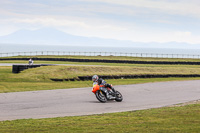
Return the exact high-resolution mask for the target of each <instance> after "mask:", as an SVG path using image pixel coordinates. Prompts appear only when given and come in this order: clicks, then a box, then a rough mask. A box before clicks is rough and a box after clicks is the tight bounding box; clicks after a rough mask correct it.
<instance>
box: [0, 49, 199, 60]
mask: <svg viewBox="0 0 200 133" xmlns="http://www.w3.org/2000/svg"><path fill="white" fill-rule="evenodd" d="M39 55H71V56H73V55H76V56H130V57H153V58H192V59H199V58H200V55H192V54H158V53H123V52H69V51H33V52H8V53H0V57H12V56H39Z"/></svg>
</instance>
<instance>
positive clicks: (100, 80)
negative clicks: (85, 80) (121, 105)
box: [92, 75, 115, 99]
mask: <svg viewBox="0 0 200 133" xmlns="http://www.w3.org/2000/svg"><path fill="white" fill-rule="evenodd" d="M92 81H93V82H94V83H97V84H98V85H104V86H105V87H101V88H100V89H101V91H103V92H105V94H106V97H107V98H108V99H115V97H113V96H112V95H109V92H108V90H107V88H106V87H109V88H111V89H113V87H112V86H111V85H110V84H107V83H106V81H105V80H103V79H102V78H99V76H97V75H94V76H93V77H92Z"/></svg>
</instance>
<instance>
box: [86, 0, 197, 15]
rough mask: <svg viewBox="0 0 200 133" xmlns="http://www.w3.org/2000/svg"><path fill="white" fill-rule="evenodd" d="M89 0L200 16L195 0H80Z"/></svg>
mask: <svg viewBox="0 0 200 133" xmlns="http://www.w3.org/2000/svg"><path fill="white" fill-rule="evenodd" d="M82 1H90V2H104V3H109V4H117V5H124V6H133V7H139V8H149V9H154V10H159V11H163V12H165V13H167V14H169V13H170V14H179V15H193V16H196V17H200V14H199V12H200V8H199V6H200V1H196V0H174V1H168V0H162V1H158V0H156V1H155V0H123V1H122V0H82Z"/></svg>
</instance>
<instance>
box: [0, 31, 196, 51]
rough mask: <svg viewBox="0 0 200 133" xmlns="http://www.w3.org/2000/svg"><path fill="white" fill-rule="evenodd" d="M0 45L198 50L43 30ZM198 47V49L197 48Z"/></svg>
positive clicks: (173, 44)
mask: <svg viewBox="0 0 200 133" xmlns="http://www.w3.org/2000/svg"><path fill="white" fill-rule="evenodd" d="M0 43H1V44H5V43H6V44H40V45H43V44H45V45H71V46H104V47H105V46H110V47H141V48H200V46H198V45H191V44H187V43H177V42H169V43H156V42H151V43H141V42H132V41H127V40H124V41H121V40H114V39H103V38H97V37H83V36H75V35H71V34H67V33H65V32H62V31H59V30H56V29H51V28H44V29H39V30H34V31H31V30H19V31H17V32H14V33H12V34H9V35H6V36H0ZM197 46H198V47H197Z"/></svg>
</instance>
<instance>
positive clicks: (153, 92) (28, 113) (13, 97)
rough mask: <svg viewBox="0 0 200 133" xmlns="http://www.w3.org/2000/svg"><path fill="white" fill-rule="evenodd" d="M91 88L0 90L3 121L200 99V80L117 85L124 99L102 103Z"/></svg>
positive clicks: (129, 109)
mask: <svg viewBox="0 0 200 133" xmlns="http://www.w3.org/2000/svg"><path fill="white" fill-rule="evenodd" d="M91 86H92V83H91ZM91 89H92V88H75V89H59V90H44V91H29V92H15V93H0V121H3V120H15V119H28V118H34V119H35V118H49V117H64V116H79V115H92V114H102V113H111V112H122V111H134V110H142V109H149V108H157V107H163V106H168V105H173V104H178V103H184V102H188V101H193V100H198V99H200V80H192V81H172V82H159V83H145V84H136V85H119V86H115V89H116V90H119V91H120V92H121V93H122V95H123V97H124V100H123V101H122V102H115V101H109V102H107V103H100V102H99V101H98V100H97V99H96V97H95V95H94V94H93V93H92V92H91Z"/></svg>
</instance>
